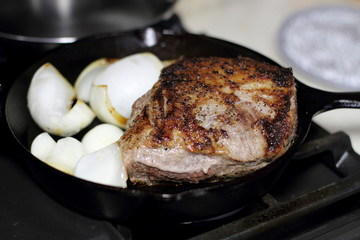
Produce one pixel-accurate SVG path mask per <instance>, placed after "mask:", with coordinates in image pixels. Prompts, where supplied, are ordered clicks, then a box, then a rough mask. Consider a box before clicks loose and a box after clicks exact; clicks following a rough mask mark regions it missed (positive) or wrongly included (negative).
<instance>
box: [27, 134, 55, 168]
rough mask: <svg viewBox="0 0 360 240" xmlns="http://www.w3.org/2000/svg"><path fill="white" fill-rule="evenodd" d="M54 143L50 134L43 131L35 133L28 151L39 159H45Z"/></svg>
mask: <svg viewBox="0 0 360 240" xmlns="http://www.w3.org/2000/svg"><path fill="white" fill-rule="evenodd" d="M55 145H56V142H55V140H54V139H53V138H52V137H51V136H50V134H49V133H47V132H43V133H40V134H39V135H37V136H36V137H35V139H34V140H33V142H32V143H31V147H30V152H31V153H32V155H34V156H35V157H37V158H38V159H40V160H41V161H46V159H47V158H48V156H49V155H50V153H51V151H52V149H53V148H54V147H55Z"/></svg>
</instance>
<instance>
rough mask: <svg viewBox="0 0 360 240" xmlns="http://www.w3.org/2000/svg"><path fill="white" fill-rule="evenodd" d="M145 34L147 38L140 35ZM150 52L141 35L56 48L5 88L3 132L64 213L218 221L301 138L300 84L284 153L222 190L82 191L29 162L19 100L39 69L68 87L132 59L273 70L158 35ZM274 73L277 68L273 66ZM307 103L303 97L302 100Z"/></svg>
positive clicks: (31, 128)
mask: <svg viewBox="0 0 360 240" xmlns="http://www.w3.org/2000/svg"><path fill="white" fill-rule="evenodd" d="M147 31H148V30H147ZM153 36H155V38H156V39H154V41H151V42H154V44H149V42H148V41H146V40H145V39H144V32H142V31H137V32H128V33H120V34H107V35H102V36H97V37H91V38H87V39H84V40H81V41H78V42H75V43H73V44H69V45H66V46H63V47H61V48H59V49H56V50H55V51H53V52H51V53H50V54H48V55H47V56H46V57H45V58H43V59H41V60H40V61H39V62H37V63H35V64H34V65H32V66H31V67H30V68H29V69H28V70H27V71H26V72H24V73H23V74H22V75H21V76H20V77H19V78H18V79H17V80H16V81H15V82H14V84H13V86H12V87H11V89H10V91H9V93H8V96H7V101H6V105H5V113H6V119H7V123H8V126H9V128H10V130H11V132H12V133H13V135H14V137H15V138H16V140H17V141H18V142H19V145H21V148H22V152H23V153H24V159H25V160H26V162H27V164H28V166H29V168H30V170H31V171H32V173H33V175H34V177H35V179H36V180H37V181H38V182H39V183H40V185H41V186H42V187H44V188H45V189H46V191H48V192H49V194H50V195H52V196H54V197H55V198H56V199H58V200H59V201H61V202H63V203H64V204H66V205H67V206H69V207H71V208H74V209H76V210H79V211H81V212H83V213H86V214H89V215H91V216H95V217H100V218H105V219H116V220H124V219H134V218H137V217H145V218H146V217H150V218H151V217H152V216H154V215H158V216H160V217H162V218H163V219H166V220H170V221H194V220H201V219H206V218H210V217H214V216H217V215H222V214H225V213H228V212H231V211H233V210H235V209H238V208H240V207H241V206H243V205H244V204H246V203H247V202H249V201H251V200H252V199H254V198H255V197H258V196H260V195H262V194H264V193H266V191H268V189H269V188H270V187H271V186H272V185H273V183H274V182H275V181H276V180H277V178H278V177H279V176H280V174H281V172H282V171H283V169H284V168H285V166H286V163H287V161H288V160H289V158H290V156H291V155H292V154H293V153H294V152H295V151H296V148H297V146H298V145H299V144H300V142H301V141H302V139H303V138H304V137H305V135H306V132H307V130H308V128H309V126H310V123H311V117H312V114H313V112H311V111H310V112H309V111H306V108H308V107H309V106H310V104H309V103H308V101H307V96H305V97H302V96H301V94H304V93H306V92H307V91H308V88H307V87H306V86H303V85H301V84H300V87H299V91H298V94H299V97H300V98H301V103H300V104H299V114H298V117H299V128H298V130H297V135H296V138H295V140H294V143H293V146H292V147H291V148H290V150H289V151H288V152H287V153H286V154H285V155H284V156H282V157H281V158H280V159H278V160H276V161H275V162H274V163H272V164H270V165H269V166H267V167H265V168H263V169H260V170H258V171H256V172H254V173H252V174H250V175H248V176H245V177H242V178H239V179H236V180H233V181H230V182H223V183H203V184H196V185H184V186H177V187H174V186H172V187H158V188H155V187H137V186H130V187H129V188H127V189H120V188H114V187H109V186H103V185H100V184H95V183H90V182H87V181H84V180H81V179H78V178H75V177H73V176H70V175H67V174H65V173H62V172H60V171H57V170H55V169H53V168H51V167H49V166H48V165H47V164H44V163H43V162H41V161H39V160H38V159H36V158H35V157H33V156H32V155H31V154H30V152H29V147H30V144H31V142H32V140H33V139H34V137H35V136H36V135H37V134H39V133H40V132H42V130H41V129H40V128H39V127H38V126H37V125H36V124H35V123H34V122H33V120H32V119H31V117H30V114H29V112H28V109H27V102H26V94H27V90H28V87H29V84H30V81H31V78H32V76H33V74H34V73H35V71H36V70H37V69H38V68H39V67H40V66H41V65H42V64H44V63H45V62H50V63H52V64H53V65H54V66H55V67H56V68H57V69H58V70H59V71H60V72H61V73H62V74H63V75H64V76H65V77H66V78H67V79H68V80H69V81H70V82H72V83H74V81H75V79H76V78H77V76H78V74H79V73H80V71H81V70H82V69H83V68H84V67H85V66H86V65H87V64H89V63H90V62H92V61H94V60H96V59H98V58H102V57H109V58H121V57H124V56H127V55H130V54H132V53H136V52H144V51H150V52H153V53H154V54H156V55H157V56H158V57H159V58H160V59H163V60H165V59H175V58H178V57H180V56H185V57H193V56H203V57H206V56H222V57H237V56H239V55H242V56H246V57H251V58H254V59H256V60H259V61H264V62H269V63H272V64H276V63H275V62H273V61H272V60H270V59H268V58H266V57H264V56H262V55H261V54H259V53H256V52H254V51H252V50H250V49H247V48H245V47H242V46H239V45H235V44H232V43H229V42H226V41H222V40H218V39H214V38H210V37H206V36H201V35H193V34H181V35H166V34H162V33H161V32H156V34H155V35H153ZM276 65H277V64H276ZM310 95H311V94H310ZM87 130H88V129H85V130H83V131H82V133H80V134H78V137H81V135H82V134H83V133H84V132H86V131H87Z"/></svg>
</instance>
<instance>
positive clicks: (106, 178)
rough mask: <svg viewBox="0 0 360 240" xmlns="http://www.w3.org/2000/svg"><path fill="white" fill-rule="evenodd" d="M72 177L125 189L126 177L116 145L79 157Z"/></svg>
mask: <svg viewBox="0 0 360 240" xmlns="http://www.w3.org/2000/svg"><path fill="white" fill-rule="evenodd" d="M74 176H76V177H79V178H82V179H85V180H88V181H91V182H95V183H100V184H105V185H110V186H115V187H122V188H126V187H127V184H126V181H127V178H128V176H127V172H126V169H125V166H124V162H123V160H122V156H121V152H120V149H119V147H118V145H117V143H113V144H110V145H108V146H107V147H104V148H102V149H100V150H98V151H96V152H93V153H90V154H87V155H85V156H83V157H81V158H80V160H79V162H78V164H77V166H76V168H75V172H74Z"/></svg>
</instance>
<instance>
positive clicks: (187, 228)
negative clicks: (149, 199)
mask: <svg viewBox="0 0 360 240" xmlns="http://www.w3.org/2000/svg"><path fill="white" fill-rule="evenodd" d="M359 170H360V156H359V155H357V154H356V153H355V152H354V151H353V149H352V147H351V142H350V139H349V137H348V136H347V135H346V134H344V133H343V132H339V133H335V134H329V133H327V132H326V131H324V130H323V129H322V128H321V127H319V126H318V125H316V124H313V126H312V128H311V130H310V132H309V136H308V138H307V140H306V141H305V142H304V144H303V145H302V146H301V148H300V149H299V151H298V153H297V154H296V155H295V156H294V157H293V159H292V160H291V161H290V163H289V165H288V167H287V169H285V172H284V174H283V175H282V176H281V177H280V179H279V181H278V182H277V183H276V185H275V186H274V187H273V188H272V189H271V191H270V192H269V193H268V194H266V195H265V196H263V197H262V198H261V199H258V201H255V202H253V203H251V204H249V205H248V206H246V207H244V208H243V209H239V210H238V211H235V212H234V213H230V214H228V215H227V216H221V217H219V218H215V219H209V220H205V221H201V222H194V223H184V224H179V225H176V226H166V224H164V223H162V224H159V225H156V224H154V223H143V222H138V223H133V224H132V225H128V226H126V224H123V225H119V224H116V226H117V228H118V230H119V231H120V232H121V233H122V235H123V236H125V237H126V238H132V239H145V238H148V237H149V236H152V237H154V238H157V239H168V238H169V236H172V239H194V240H202V239H204V240H205V239H229V240H230V239H319V240H320V239H337V238H338V237H340V238H341V239H356V237H360V225H359V223H360V209H359V208H360V205H359V203H360V171H359ZM154 222H156V219H154ZM344 237H345V238H344Z"/></svg>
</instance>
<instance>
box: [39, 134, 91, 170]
mask: <svg viewBox="0 0 360 240" xmlns="http://www.w3.org/2000/svg"><path fill="white" fill-rule="evenodd" d="M85 154H86V152H85V148H84V146H83V145H82V143H81V142H80V141H78V140H77V139H75V138H73V137H65V138H61V139H59V140H58V141H57V142H56V145H55V146H54V148H53V149H52V150H51V152H50V153H49V155H48V157H47V159H46V161H45V162H46V163H47V164H49V165H50V166H52V167H54V168H56V169H58V170H60V171H62V172H65V173H68V174H71V175H73V174H74V170H75V167H76V164H77V163H78V161H79V159H80V158H81V157H82V156H83V155H85Z"/></svg>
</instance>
